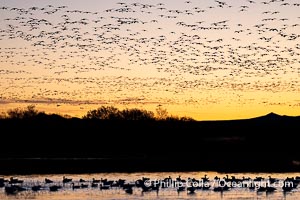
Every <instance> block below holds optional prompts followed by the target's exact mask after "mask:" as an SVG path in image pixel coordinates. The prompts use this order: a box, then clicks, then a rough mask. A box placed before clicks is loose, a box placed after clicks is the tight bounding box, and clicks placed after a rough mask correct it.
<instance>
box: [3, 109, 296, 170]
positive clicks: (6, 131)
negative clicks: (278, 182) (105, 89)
mask: <svg viewBox="0 0 300 200" xmlns="http://www.w3.org/2000/svg"><path fill="white" fill-rule="evenodd" d="M110 109H111V110H110ZM107 110H108V111H107ZM14 111H15V110H14ZM131 111H132V110H123V111H122V110H121V111H120V110H118V109H114V108H113V107H105V109H104V108H99V109H97V110H95V111H89V112H88V113H87V115H86V116H85V117H83V118H82V119H80V118H67V117H62V116H59V115H54V114H52V115H47V114H45V113H43V112H38V111H36V110H35V109H34V108H30V109H29V108H27V109H25V110H22V111H18V112H17V113H19V114H17V115H16V113H15V112H11V113H13V114H10V115H9V116H7V117H6V118H3V119H1V120H0V127H1V150H0V159H2V161H0V162H1V165H0V174H1V170H2V171H3V170H7V169H10V170H11V171H14V170H18V169H19V170H25V169H27V170H29V171H30V170H33V169H35V170H33V171H35V172H37V171H39V170H45V171H44V172H47V170H48V172H49V170H50V169H49V167H47V166H51V165H53V168H52V169H53V170H54V169H57V171H60V172H65V173H67V172H70V171H72V170H73V171H74V172H75V171H76V172H78V171H80V170H82V171H83V172H87V171H89V172H91V171H93V172H97V171H132V170H142V171H143V170H145V171H153V170H161V171H172V170H175V171H176V170H177V171H180V170H217V171H221V170H223V171H295V170H299V171H300V162H299V161H300V155H299V153H298V152H299V142H300V141H299V139H298V138H299V133H298V131H297V130H299V128H300V117H288V116H279V115H276V114H269V115H266V116H262V117H257V118H253V119H245V120H229V121H193V120H154V119H153V118H149V116H150V117H151V116H153V115H152V114H149V112H145V111H143V114H141V113H140V111H137V112H136V110H134V111H135V112H132V113H134V114H132V113H131V114H128V113H130V112H131ZM24 112H25V113H27V114H25V113H24ZM20 113H23V114H20ZM105 113H106V114H105ZM107 113H108V114H107ZM111 113H117V114H116V115H110V114H111ZM121 113H123V114H121ZM136 113H138V114H136ZM120 115H121V116H123V117H124V116H126V118H127V119H132V120H112V119H115V116H118V117H120ZM13 116H15V117H13ZM20 116H21V117H20ZM105 119H109V120H105ZM118 119H119V118H118ZM121 119H122V117H121ZM139 119H147V120H139ZM165 119H166V118H165ZM22 158H27V159H26V161H20V159H22ZM28 158H29V160H28ZM32 158H43V160H42V161H41V162H39V161H38V160H36V159H33V160H31V161H32V162H30V159H32ZM54 158H55V159H58V158H59V159H68V161H66V162H64V161H62V160H56V161H54V160H55V159H54ZM74 158H76V159H74ZM78 158H80V159H78ZM87 158H89V159H87ZM3 159H4V160H6V161H7V160H9V161H7V162H6V161H3ZM18 159H19V161H18ZM49 159H50V160H49ZM53 159H54V160H53ZM70 159H71V161H70ZM85 159H87V160H85ZM16 160H17V161H16ZM4 163H5V164H4ZM9 163H10V165H9ZM14 163H19V165H17V164H14ZM32 163H34V166H31V164H32ZM55 163H57V164H58V163H59V166H54V165H55ZM62 163H64V164H62ZM21 166H22V167H21ZM26 166H27V167H26ZM30 166H31V167H30ZM39 166H40V167H39ZM54 171H55V170H54ZM39 172H41V171H39Z"/></svg>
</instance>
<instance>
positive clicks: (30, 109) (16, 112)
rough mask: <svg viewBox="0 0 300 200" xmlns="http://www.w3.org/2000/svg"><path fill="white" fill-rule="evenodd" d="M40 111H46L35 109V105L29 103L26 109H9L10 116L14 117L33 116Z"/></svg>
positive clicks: (24, 117)
mask: <svg viewBox="0 0 300 200" xmlns="http://www.w3.org/2000/svg"><path fill="white" fill-rule="evenodd" d="M40 113H44V112H39V111H38V110H37V109H35V105H29V106H27V108H26V109H25V110H24V109H21V108H15V109H10V110H8V111H7V115H8V118H12V119H28V118H33V117H36V116H37V115H38V114H40Z"/></svg>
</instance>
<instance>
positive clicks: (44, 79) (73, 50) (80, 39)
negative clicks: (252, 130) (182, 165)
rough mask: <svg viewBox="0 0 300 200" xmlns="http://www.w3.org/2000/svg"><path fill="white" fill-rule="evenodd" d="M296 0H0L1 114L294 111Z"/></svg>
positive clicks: (299, 18)
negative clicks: (107, 109) (32, 109)
mask: <svg viewBox="0 0 300 200" xmlns="http://www.w3.org/2000/svg"><path fill="white" fill-rule="evenodd" d="M299 9H300V4H299V1H298V0H271V1H261V0H255V1H251V0H239V1H237V0H221V1H218V0H215V1H214V0H201V1H199V0H191V1H189V0H188V1H186V0H175V1H171V0H165V1H162V0H160V1H158V0H145V1H141V0H139V1H137V0H135V1H133V0H129V1H125V0H118V1H115V0H112V1H104V0H85V1H79V0H78V1H77V0H53V1H46V0H26V1H19V0H2V1H1V2H0V13H1V14H0V19H1V20H0V112H2V111H3V112H5V111H6V110H8V109H11V108H16V107H25V106H27V105H30V104H33V105H36V107H37V109H38V110H43V111H46V112H49V113H59V114H68V115H71V116H76V117H81V116H83V115H84V114H86V112H87V111H88V110H90V109H95V108H97V107H100V106H101V105H112V106H115V107H118V108H141V109H146V110H151V111H155V109H156V108H157V106H158V105H162V107H163V108H166V109H167V110H168V112H169V113H170V114H172V115H177V116H189V117H193V118H194V119H197V120H218V119H240V118H249V117H256V116H259V115H264V114H267V113H269V112H275V113H278V114H282V115H293V116H295V115H300V81H299V79H300V75H299V74H300V45H299V44H300V14H299Z"/></svg>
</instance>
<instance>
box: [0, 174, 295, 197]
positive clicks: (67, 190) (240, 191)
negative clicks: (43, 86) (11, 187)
mask: <svg viewBox="0 0 300 200" xmlns="http://www.w3.org/2000/svg"><path fill="white" fill-rule="evenodd" d="M205 175H207V177H208V178H209V182H206V183H208V184H210V185H211V188H209V189H208V190H202V189H197V190H195V193H194V194H189V193H188V192H187V190H184V191H182V192H179V193H178V192H177V188H175V187H173V186H176V185H175V184H174V182H173V185H172V182H169V186H170V187H169V188H160V189H159V192H156V191H147V192H142V188H138V187H133V191H132V194H127V193H126V192H125V190H124V189H122V188H120V187H111V188H109V189H108V190H100V189H99V186H98V187H91V184H92V180H93V178H94V179H97V180H99V179H101V178H102V179H108V180H119V179H125V180H126V181H125V183H132V184H133V183H135V181H136V180H138V179H142V177H148V178H150V180H151V181H155V180H162V179H164V178H168V177H171V178H172V180H175V179H176V178H178V177H179V176H180V178H181V180H188V178H189V177H190V178H194V179H195V180H202V179H201V178H203V177H204V176H205ZM226 175H228V177H229V178H231V176H235V177H236V178H239V179H242V177H250V178H251V179H254V178H256V177H263V178H265V180H264V181H262V182H256V183H259V184H264V183H267V180H268V178H269V176H271V177H272V178H277V179H278V182H276V183H277V185H276V184H273V185H272V186H275V188H276V191H274V192H257V188H256V189H255V190H250V189H249V188H242V187H237V186H238V185H236V187H234V188H230V189H229V191H223V192H217V191H214V189H213V188H214V187H217V184H218V183H220V182H218V181H216V180H214V177H216V176H218V177H220V178H221V180H223V181H225V183H226V184H228V183H229V182H228V181H226V180H225V179H223V177H226ZM63 176H65V177H67V178H71V179H72V182H73V183H74V185H75V186H80V185H81V184H86V185H88V188H79V189H74V190H73V188H72V184H71V183H65V184H63V182H62V180H63ZM296 176H299V174H296V173H269V174H267V173H235V174H222V173H217V172H174V173H173V172H172V173H170V172H165V173H162V172H159V173H99V174H80V175H79V174H63V175H62V174H59V175H56V174H49V175H26V176H21V175H20V176H18V175H15V176H13V177H14V178H17V179H21V180H24V182H23V183H22V184H18V185H20V186H21V187H23V188H25V189H26V190H25V191H21V192H17V194H13V195H8V194H6V192H5V189H4V187H3V188H0V199H1V200H12V199H14V200H15V199H35V200H71V199H72V200H94V199H106V200H112V199H114V200H116V199H117V200H122V199H201V200H216V199H224V200H229V199H230V200H234V199H236V200H250V199H261V200H263V199H270V200H283V199H286V200H294V199H295V200H296V199H300V189H299V187H300V186H298V187H297V188H295V189H293V190H292V191H291V192H283V190H282V188H281V187H279V186H281V185H280V184H283V180H284V179H286V178H287V177H296ZM0 178H4V179H6V180H8V179H10V176H1V175H0ZM45 178H48V179H51V180H52V181H53V183H50V184H45ZM80 179H84V180H85V181H86V182H80V181H79V180H80ZM169 180H170V179H169ZM145 183H148V182H145ZM202 183H204V182H202ZM231 183H232V182H231ZM157 184H159V182H158V181H157ZM199 184H201V182H198V185H199ZM5 185H8V183H5ZM34 185H41V186H42V188H41V190H40V191H37V192H34V191H32V189H31V187H32V186H34ZM51 185H58V186H62V188H61V189H60V190H58V191H57V192H50V191H49V187H50V186H51ZM177 186H178V184H177ZM195 186H196V185H195ZM257 186H258V185H257Z"/></svg>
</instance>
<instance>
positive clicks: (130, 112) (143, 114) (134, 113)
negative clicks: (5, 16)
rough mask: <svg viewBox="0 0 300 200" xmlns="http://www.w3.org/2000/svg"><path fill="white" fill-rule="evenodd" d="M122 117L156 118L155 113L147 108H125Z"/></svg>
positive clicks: (137, 118) (134, 118)
mask: <svg viewBox="0 0 300 200" xmlns="http://www.w3.org/2000/svg"><path fill="white" fill-rule="evenodd" d="M121 116H122V119H124V120H154V119H155V118H154V113H153V112H151V111H147V110H140V109H137V108H133V109H124V110H122V111H121Z"/></svg>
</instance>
